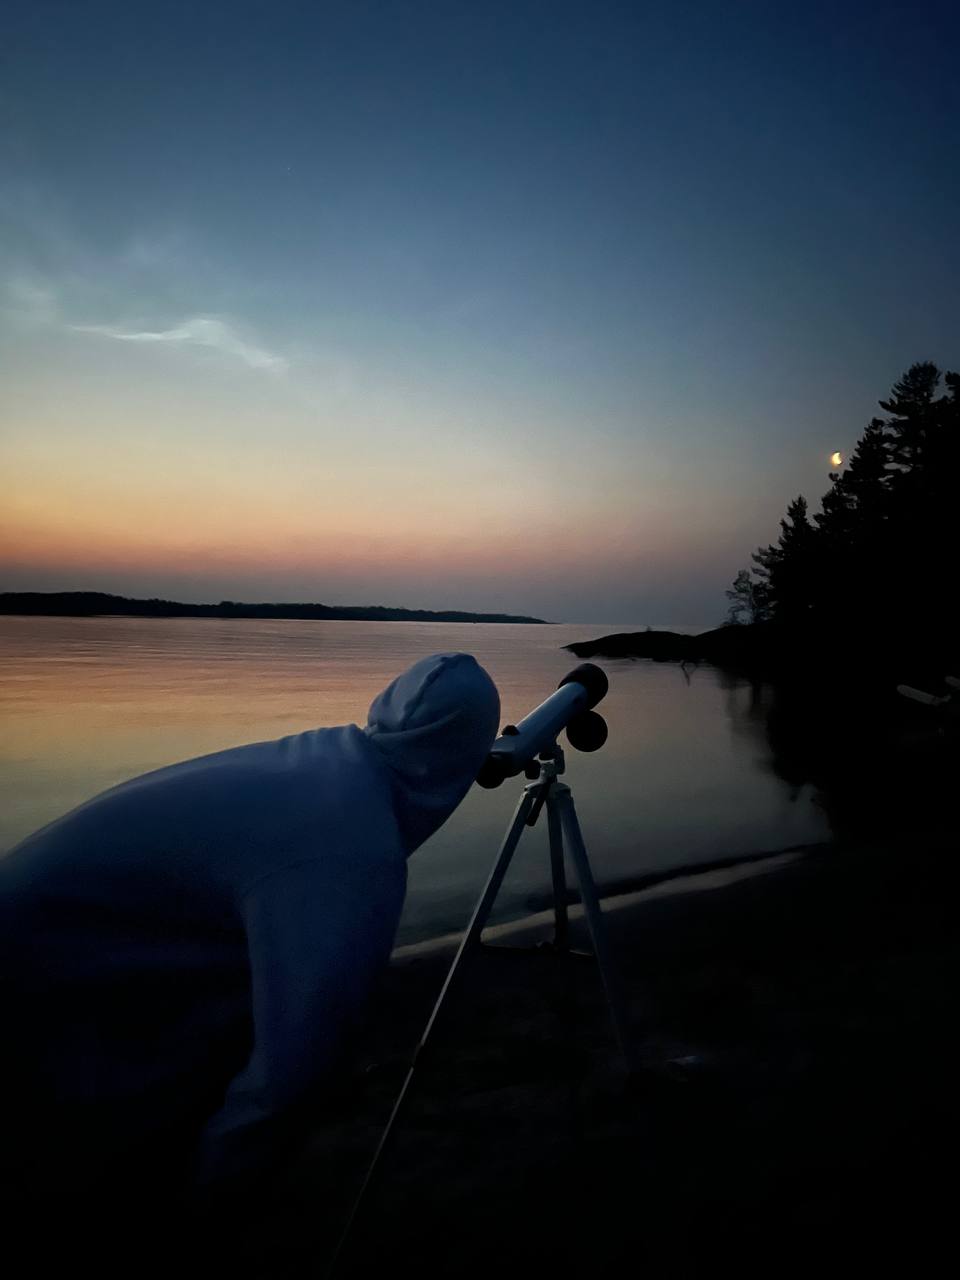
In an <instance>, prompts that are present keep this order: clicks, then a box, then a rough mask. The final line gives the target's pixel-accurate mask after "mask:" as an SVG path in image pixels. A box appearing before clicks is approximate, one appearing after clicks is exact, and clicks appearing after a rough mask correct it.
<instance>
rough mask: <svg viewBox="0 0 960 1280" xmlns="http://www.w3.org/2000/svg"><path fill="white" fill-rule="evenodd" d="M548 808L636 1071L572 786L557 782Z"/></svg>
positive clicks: (623, 1046)
mask: <svg viewBox="0 0 960 1280" xmlns="http://www.w3.org/2000/svg"><path fill="white" fill-rule="evenodd" d="M547 807H548V810H549V809H550V808H555V809H556V810H557V813H558V814H559V818H560V826H561V829H562V831H563V835H564V839H565V844H566V848H567V852H568V853H569V854H570V857H571V859H572V860H573V866H574V870H575V871H576V873H577V880H578V881H579V884H580V897H581V899H582V901H583V911H584V914H585V916H586V917H587V928H588V929H589V930H590V941H591V943H592V945H593V953H594V955H595V956H596V957H597V965H598V967H599V969H600V977H601V979H602V981H603V989H604V991H605V993H606V997H607V1004H608V1005H609V1006H610V1018H611V1020H612V1022H613V1031H614V1035H615V1036H616V1039H617V1045H618V1046H619V1049H620V1052H621V1054H622V1055H623V1059H624V1061H625V1062H626V1064H627V1069H628V1070H629V1071H633V1070H635V1069H636V1068H637V1063H636V1061H635V1058H634V1053H633V1048H632V1045H631V1043H630V1036H629V1034H628V1030H627V1015H626V1002H625V1000H624V996H623V984H622V981H621V978H620V971H619V969H618V968H617V965H616V963H615V961H614V959H613V953H612V952H611V950H610V944H609V942H608V941H607V931H606V928H605V927H604V923H603V914H602V912H601V910H600V897H599V895H598V893H597V886H596V884H594V880H593V874H592V873H591V871H590V862H589V859H588V858H587V850H586V846H585V845H584V843H583V835H582V834H581V831H580V823H579V821H578V820H577V811H576V809H575V807H574V804H573V796H572V795H571V793H570V788H569V787H568V786H566V785H565V784H564V783H562V782H561V783H556V784H554V786H553V788H552V789H551V791H550V794H549V795H548V796H547Z"/></svg>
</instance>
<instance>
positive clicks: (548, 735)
mask: <svg viewBox="0 0 960 1280" xmlns="http://www.w3.org/2000/svg"><path fill="white" fill-rule="evenodd" d="M608 688H609V684H608V681H607V677H606V674H605V673H604V672H603V671H602V670H601V669H600V667H598V666H595V665H594V664H593V663H592V662H584V663H581V665H580V666H579V667H575V668H574V670H573V671H571V672H569V674H567V675H565V676H564V678H563V679H562V680H561V681H560V684H559V686H558V687H557V691H556V693H552V694H551V695H550V697H549V698H547V699H546V701H545V702H541V703H540V705H539V706H538V707H534V709H533V710H532V711H530V712H529V713H528V714H527V715H525V716H524V717H523V719H522V720H520V721H519V722H518V723H517V724H508V725H505V726H504V729H503V732H502V733H501V735H500V737H499V738H497V740H496V742H495V743H494V744H493V746H492V747H491V749H490V754H489V755H488V756H487V758H486V760H485V761H484V763H483V765H482V767H481V769H480V773H479V774H478V776H477V782H478V783H479V784H480V786H481V787H487V788H492V787H499V786H500V784H501V782H503V781H504V780H505V779H506V778H515V777H516V776H517V774H519V773H525V774H526V775H527V776H528V777H534V778H535V777H537V776H538V774H539V772H540V766H539V764H538V763H537V761H538V760H541V761H544V760H556V759H557V756H558V754H559V764H560V768H559V770H558V771H562V767H563V765H562V760H563V756H562V753H560V748H559V746H558V744H557V738H558V736H559V734H560V733H562V732H563V731H564V730H565V731H566V734H567V741H568V742H569V743H570V745H571V746H572V747H575V748H576V749H577V750H578V751H598V750H599V749H600V747H602V746H603V744H604V743H605V742H606V740H607V725H606V721H605V720H604V719H603V717H602V716H600V715H598V714H597V713H596V712H595V711H594V710H593V708H594V707H595V706H596V705H597V703H598V702H600V701H601V700H602V699H603V698H604V697H605V696H606V693H607V689H608Z"/></svg>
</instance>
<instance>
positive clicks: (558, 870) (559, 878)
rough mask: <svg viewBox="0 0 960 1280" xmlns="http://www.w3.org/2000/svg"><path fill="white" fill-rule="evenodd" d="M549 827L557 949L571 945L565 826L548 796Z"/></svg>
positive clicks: (555, 942)
mask: <svg viewBox="0 0 960 1280" xmlns="http://www.w3.org/2000/svg"><path fill="white" fill-rule="evenodd" d="M547 829H548V831H549V833H550V871H551V873H552V875H553V945H554V949H555V950H557V951H566V950H568V948H569V946H570V942H569V939H568V936H567V935H568V932H569V930H568V927H567V926H568V923H569V922H568V918H567V878H566V874H565V872H564V868H563V828H562V826H561V825H560V814H559V813H558V812H557V808H556V805H554V804H552V803H551V801H550V797H549V795H548V797H547Z"/></svg>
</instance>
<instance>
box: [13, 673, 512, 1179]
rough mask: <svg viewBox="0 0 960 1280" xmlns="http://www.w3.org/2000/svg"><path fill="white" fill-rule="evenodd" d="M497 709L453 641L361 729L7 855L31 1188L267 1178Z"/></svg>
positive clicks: (360, 1003)
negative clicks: (158, 1176) (159, 1176)
mask: <svg viewBox="0 0 960 1280" xmlns="http://www.w3.org/2000/svg"><path fill="white" fill-rule="evenodd" d="M498 717H499V699H498V696H497V691H496V687H495V686H494V684H493V682H492V680H491V679H490V677H489V676H488V675H487V673H486V672H485V671H484V670H483V668H482V667H480V666H479V665H478V664H477V662H476V661H475V660H474V659H473V658H472V657H470V656H469V655H468V654H463V653H446V654H439V655H436V656H434V657H430V658H426V659H424V660H422V661H420V662H417V663H415V664H414V665H413V666H412V667H411V668H410V669H409V670H408V671H406V672H404V673H403V674H402V675H401V676H399V677H398V678H397V679H396V680H394V681H393V683H392V684H391V685H390V686H389V687H388V688H387V689H385V690H384V692H383V693H381V694H380V695H379V696H378V697H377V698H376V699H375V701H374V703H373V705H372V706H371V708H370V713H369V718H368V723H367V725H366V727H365V728H363V729H361V728H359V727H358V726H357V725H352V724H351V725H346V726H343V727H340V728H332V729H318V730H312V731H309V732H306V733H301V734H296V735H294V736H291V737H286V738H280V739H278V740H277V741H274V742H260V743H254V744H252V745H249V746H242V747H237V748H234V749H232V750H229V751H221V752H218V753H217V754H215V755H209V756H204V757H202V758H200V759H196V760H188V761H185V762H184V763H181V764H176V765H173V766H171V767H169V768H165V769H160V770H158V771H156V772H154V773H149V774H146V775H144V776H143V777H139V778H134V779H133V780H132V781H130V782H126V783H124V784H123V785H121V786H118V787H114V788H113V789H112V790H110V791H107V792H105V793H104V794H102V795H100V796H97V797H96V798H95V799H93V800H91V801H89V802H88V803H87V804H84V805H81V806H80V808H78V809H75V810H74V811H73V812H72V813H69V814H67V815H66V816H65V817H63V818H61V819H59V820H58V821H56V822H53V823H52V824H51V825H50V826H47V827H45V828H44V829H43V830H41V831H39V832H38V833H36V834H35V835H33V836H31V837H30V838H28V839H27V840H26V841H24V842H23V844H21V845H20V846H19V847H18V848H17V849H16V850H14V851H13V852H12V853H11V854H10V855H9V856H8V857H7V858H6V859H5V860H4V861H3V863H2V864H0V878H2V880H3V888H4V894H3V901H4V919H3V927H4V944H3V945H4V952H5V962H6V963H5V969H6V974H5V978H6V982H7V983H8V986H9V994H10V997H11V999H12V1006H11V1005H8V1012H7V1027H8V1030H9V1029H10V1027H11V1023H12V1025H13V1026H14V1027H15V1028H16V1035H15V1036H14V1037H11V1038H10V1041H9V1043H10V1045H11V1047H12V1050H13V1060H14V1061H15V1062H16V1063H17V1064H18V1068H17V1069H18V1083H17V1085H16V1086H15V1087H14V1088H15V1094H14V1096H13V1097H12V1098H11V1093H10V1088H9V1087H8V1090H7V1104H8V1114H9V1113H10V1110H11V1106H10V1104H11V1102H12V1103H13V1111H14V1112H15V1114H16V1118H17V1119H19V1122H20V1123H19V1126H18V1127H19V1130H20V1133H21V1150H20V1156H19V1157H18V1159H19V1160H22V1161H23V1162H24V1163H23V1164H18V1168H17V1171H16V1176H17V1180H18V1183H19V1190H20V1192H21V1194H23V1192H24V1187H26V1186H28V1185H29V1184H30V1182H31V1179H33V1181H34V1182H35V1183H36V1184H37V1185H38V1186H40V1187H42V1188H43V1190H44V1193H45V1194H47V1193H50V1191H51V1188H52V1190H53V1194H56V1192H57V1191H59V1192H62V1193H63V1194H64V1195H66V1196H69V1195H75V1194H76V1193H77V1191H78V1189H81V1188H90V1187H97V1186H101V1185H111V1186H113V1187H115V1188H116V1187H122V1186H126V1187H128V1188H136V1187H137V1186H138V1179H139V1178H141V1177H142V1176H143V1175H144V1172H145V1171H147V1170H150V1169H152V1170H153V1171H154V1173H156V1172H157V1171H158V1170H161V1169H162V1170H163V1177H164V1178H166V1179H169V1178H171V1177H175V1176H176V1174H178V1173H180V1174H182V1176H183V1178H184V1181H185V1183H189V1184H191V1185H194V1186H199V1187H206V1188H212V1189H213V1190H216V1189H217V1188H227V1189H229V1188H230V1187H235V1186H236V1187H239V1186H245V1185H247V1184H249V1183H250V1181H251V1180H254V1181H255V1180H256V1179H257V1177H258V1176H260V1177H262V1176H263V1175H264V1174H265V1173H266V1172H267V1171H269V1169H270V1168H271V1165H272V1163H273V1162H274V1161H275V1160H276V1159H277V1158H278V1155H279V1153H281V1152H282V1151H283V1140H282V1139H283V1134H284V1118H285V1117H288V1116H290V1115H292V1114H295V1113H296V1110H297V1107H298V1106H299V1105H300V1104H301V1103H303V1102H304V1101H305V1100H306V1099H308V1098H309V1097H310V1096H311V1094H312V1093H315V1091H316V1089H317V1085H318V1084H321V1083H322V1082H323V1080H324V1079H325V1078H326V1077H328V1076H329V1074H330V1073H331V1072H332V1071H333V1069H334V1068H335V1066H336V1065H337V1063H338V1061H339V1059H340V1058H341V1055H342V1053H343V1050H344V1046H345V1044H346V1043H347V1042H348V1040H349V1036H350V1033H351V1031H352V1030H353V1028H354V1027H355V1025H356V1024H357V1022H358V1020H359V1018H360V1015H361V1014H362V1011H363V1009H364V1006H365V1004H366V1003H367V1000H368V998H369V996H370V994H371V990H372V988H373V986H374V983H375V981H376V979H377V976H378V974H379V973H380V971H381V970H382V968H383V967H384V965H385V964H386V962H387V959H388V957H389V955H390V951H391V948H392V945H393V939H394V935H395V931H396V928H397V922H398V920H399V917H400V911H401V907H402V905H403V900H404V893H405V888H406V860H407V858H408V857H409V856H410V854H411V853H413V852H414V850H415V849H417V848H418V847H419V846H420V845H421V844H422V843H423V842H424V841H425V840H426V839H427V838H428V837H429V836H430V835H432V834H433V832H435V831H436V830H437V828H438V827H440V825H441V824H442V823H443V822H445V821H446V819H447V818H448V817H449V816H450V814H451V813H452V812H453V811H454V809H456V807H457V805H458V804H459V803H460V801H461V800H462V799H463V797H464V795H465V794H466V792H467V790H468V789H469V787H470V785H471V783H472V782H473V780H474V778H475V777H476V775H477V772H478V770H479V768H480V765H481V764H482V762H483V760H484V758H485V757H486V755H487V752H488V751H489V749H490V746H491V744H492V742H493V739H494V737H495V735H496V731H497V725H498ZM11 1008H12V1013H11ZM9 1053H10V1051H9V1050H8V1055H9ZM8 1065H9V1059H8ZM8 1130H9V1124H8ZM24 1148H26V1149H27V1150H26V1153H24ZM30 1166H32V1170H31V1167H30Z"/></svg>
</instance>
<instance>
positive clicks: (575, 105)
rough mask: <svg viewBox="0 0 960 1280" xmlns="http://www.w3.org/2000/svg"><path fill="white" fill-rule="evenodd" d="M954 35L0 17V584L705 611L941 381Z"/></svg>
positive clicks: (227, 7)
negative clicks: (893, 400) (802, 508)
mask: <svg viewBox="0 0 960 1280" xmlns="http://www.w3.org/2000/svg"><path fill="white" fill-rule="evenodd" d="M957 14H958V6H957V5H956V4H954V3H943V4H931V3H916V4H886V3H883V2H882V0H874V2H872V3H864V4H852V3H850V4H844V3H842V2H841V3H836V2H834V3H830V4H820V3H811V2H809V0H804V2H803V3H796V4H790V5H786V4H779V3H771V2H770V0H764V2H763V3H742V4H738V3H727V4H720V3H697V4H690V3H682V2H678V0H670V2H669V3H649V4H645V3H642V2H638V3H630V4H612V3H598V2H596V0H593V2H591V3H582V4H565V3H558V2H557V0H551V2H549V3H524V2H523V0H511V2H510V3H504V4H501V3H496V2H493V0H477V2H476V3H443V2H442V0H435V2H434V3H364V2H363V0H350V2H349V3H348V2H344V3H338V4H325V3H322V2H321V0H313V2H310V3H306V2H305V3H289V2H287V0H271V2H270V3H244V2H243V0H230V2H229V3H217V2H215V0H204V2H203V3H197V0H192V2H191V3H189V4H183V3H179V2H178V0H165V2H164V3H163V4H157V3H151V4H146V3H140V2H139V0H123V2H122V3H116V4H108V3H98V2H96V0H91V2H87V3H82V4H80V3H76V0H68V2H67V3H49V2H47V0H30V3H29V4H28V3H26V2H25V0H21V3H19V4H17V5H15V6H11V7H10V8H8V10H7V16H6V18H5V22H4V40H3V49H2V54H0V57H2V65H0V113H2V116H0V135H2V141H0V162H2V167H0V219H2V223H0V227H2V248H0V289H2V293H0V313H2V314H0V323H2V346H0V380H2V382H0V413H2V443H0V465H2V467H3V473H4V477H5V493H4V497H5V501H4V503H3V512H2V515H0V589H36V590H58V589H81V588H87V589H101V590H116V591H121V592H125V593H127V594H132V595H157V594H160V595H166V596H173V597H177V598H181V599H191V600H201V599H214V600H217V599H221V598H232V599H312V600H323V601H326V602H330V603H386V604H406V605H410V606H417V607H425V608H435V609H441V608H466V609H500V610H510V611H522V612H532V613H538V614H540V615H543V616H547V617H550V618H553V619H556V620H568V621H583V622H590V621H605V622H619V623H647V622H650V623H665V624H669V623H674V624H688V625H696V624H701V623H702V624H710V623H712V622H715V621H717V620H719V619H720V618H721V617H722V616H723V612H724V608H725V601H724V597H723V591H724V588H725V587H726V586H727V585H728V584H729V581H730V579H731V578H732V577H733V575H734V573H735V572H736V570H737V569H738V568H739V567H741V566H742V565H744V564H746V563H747V562H748V560H749V554H750V551H751V550H752V549H753V548H754V547H755V546H756V545H757V544H758V543H760V542H767V541H769V540H770V539H771V538H772V537H773V536H774V535H775V533H776V522H777V520H778V518H779V516H780V514H781V513H782V510H783V508H784V506H785V504H786V502H787V501H788V500H789V499H790V498H791V497H792V496H793V495H795V494H796V493H797V492H804V493H805V494H806V495H807V496H808V498H810V499H811V500H813V501H815V500H816V499H817V498H818V497H819V496H820V494H821V493H822V492H823V490H824V489H825V487H826V485H827V483H828V482H827V475H826V473H827V471H828V456H829V454H830V452H831V451H832V450H833V449H836V448H840V449H844V450H846V449H849V448H850V446H851V445H852V444H853V443H854V441H855V439H856V437H857V435H858V434H859V432H860V430H861V429H862V427H863V425H864V424H865V422H866V421H867V420H868V418H869V417H870V416H871V415H872V413H873V412H874V411H875V408H876V400H877V399H878V398H879V397H880V396H881V395H883V394H885V393H886V391H887V389H888V388H889V386H890V384H891V382H892V381H893V380H894V379H895V378H896V377H897V376H898V375H899V374H900V372H902V370H903V369H904V368H905V367H906V366H907V365H908V364H910V363H911V362H912V361H914V360H920V359H932V360H935V361H937V362H938V363H939V364H941V365H942V366H946V367H953V368H956V367H958V365H960V332H958V330H960V320H958V316H960V309H958V306H957V299H958V296H960V265H958V245H960V238H958V234H957V232H958V225H960V219H958V213H960V176H958V175H960V163H958V154H957V139H958V136H960V87H958V86H960V77H958V75H957V65H956V49H957V40H958V37H960V22H958V18H957Z"/></svg>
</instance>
